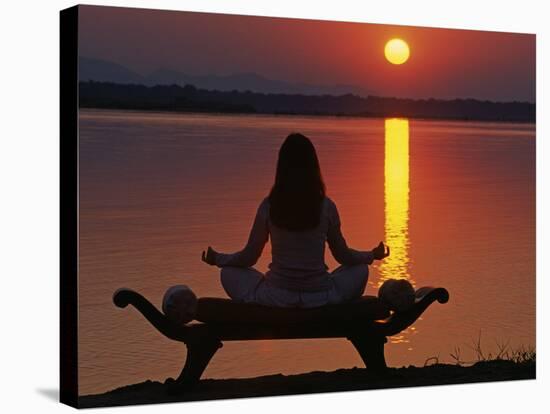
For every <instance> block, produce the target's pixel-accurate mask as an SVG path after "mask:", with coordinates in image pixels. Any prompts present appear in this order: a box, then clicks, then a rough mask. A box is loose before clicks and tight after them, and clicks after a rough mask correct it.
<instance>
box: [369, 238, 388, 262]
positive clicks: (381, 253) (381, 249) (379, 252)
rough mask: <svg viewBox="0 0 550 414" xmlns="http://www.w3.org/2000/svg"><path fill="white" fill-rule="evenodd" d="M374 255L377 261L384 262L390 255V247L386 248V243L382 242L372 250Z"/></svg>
mask: <svg viewBox="0 0 550 414" xmlns="http://www.w3.org/2000/svg"><path fill="white" fill-rule="evenodd" d="M386 249H387V250H386ZM372 254H373V255H374V258H375V259H377V260H382V259H384V258H386V257H388V256H389V255H390V246H384V242H380V243H379V244H378V246H376V247H375V248H374V249H372Z"/></svg>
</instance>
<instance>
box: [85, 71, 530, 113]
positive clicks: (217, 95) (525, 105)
mask: <svg viewBox="0 0 550 414" xmlns="http://www.w3.org/2000/svg"><path fill="white" fill-rule="evenodd" d="M79 86H80V87H79V105H80V107H81V108H109V109H136V110H157V111H159V110H160V111H178V112H221V113H257V114H295V115H336V116H358V117H406V118H431V119H457V120H484V121H510V122H535V119H536V118H535V112H536V107H535V104H533V103H529V102H492V101H481V100H477V99H453V100H441V99H404V98H390V97H379V96H367V97H361V96H357V95H353V94H346V95H340V96H333V95H301V94H283V93H257V92H251V91H237V90H234V91H217V90H206V89H198V88H196V87H195V86H193V85H185V86H179V85H157V86H151V87H148V86H144V85H135V84H116V83H110V82H95V81H87V82H80V84H79Z"/></svg>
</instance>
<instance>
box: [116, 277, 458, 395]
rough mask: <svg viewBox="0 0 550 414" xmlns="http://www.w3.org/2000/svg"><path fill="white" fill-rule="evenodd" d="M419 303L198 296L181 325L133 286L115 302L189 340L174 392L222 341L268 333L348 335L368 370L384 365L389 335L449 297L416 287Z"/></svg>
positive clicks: (171, 383)
mask: <svg viewBox="0 0 550 414" xmlns="http://www.w3.org/2000/svg"><path fill="white" fill-rule="evenodd" d="M415 296H416V299H415V304H414V305H413V306H412V307H411V308H410V309H409V310H407V311H406V312H393V313H392V312H390V310H389V309H388V308H387V307H386V306H385V305H384V304H383V303H382V302H381V301H379V300H378V298H376V297H374V296H363V297H362V298H360V299H359V300H357V301H354V302H351V303H345V304H339V305H327V306H322V307H318V308H311V309H299V308H274V307H269V306H263V305H257V304H245V303H237V302H234V301H232V300H230V299H222V298H200V299H199V300H198V308H197V315H196V319H197V321H196V322H192V323H189V324H186V325H177V324H175V323H174V322H172V321H170V320H169V319H168V318H167V317H166V316H165V315H164V314H163V313H162V312H160V311H159V310H158V309H157V308H156V307H155V306H154V305H153V304H152V303H151V302H149V301H148V300H147V299H146V298H145V297H143V296H142V295H141V294H139V293H137V292H135V291H133V290H131V289H124V288H123V289H118V290H117V291H116V292H115V294H114V295H113V301H114V303H115V305H116V306H118V307H120V308H124V307H126V306H128V305H133V306H134V307H135V308H136V309H137V310H138V311H139V312H140V313H141V314H142V315H143V316H144V317H145V318H146V319H147V320H148V321H149V322H150V323H151V324H152V325H153V326H154V327H155V328H156V329H157V330H158V331H159V332H161V333H162V334H163V335H164V336H166V337H168V338H170V339H173V340H175V341H180V342H183V343H185V345H186V346H187V357H186V362H185V366H184V368H183V370H182V372H181V374H180V376H179V377H178V378H177V379H175V380H174V379H171V378H169V379H167V381H166V384H167V385H168V389H169V390H170V391H172V392H174V391H175V392H182V391H184V390H186V389H189V388H190V387H192V386H194V385H196V384H197V382H198V381H199V379H200V377H201V375H202V373H203V372H204V370H205V368H206V366H207V365H208V363H209V362H210V360H211V358H212V357H213V356H214V354H215V353H216V351H217V350H218V349H219V348H220V347H221V346H222V343H223V341H245V340H265V339H314V338H346V339H348V340H350V341H351V342H352V344H353V345H354V346H355V348H356V349H357V351H358V352H359V354H360V356H361V358H362V359H363V362H364V363H365V365H366V366H367V368H368V369H369V370H373V371H378V372H381V371H384V370H385V369H386V362H385V358H384V344H385V343H386V341H387V339H386V337H388V336H392V335H396V334H398V333H399V332H401V331H403V330H404V329H406V328H408V327H409V326H410V325H412V324H413V323H414V322H415V321H416V320H417V319H418V318H419V317H420V315H421V314H422V313H423V312H424V311H425V310H426V309H427V308H428V307H429V306H430V305H431V304H432V303H434V302H435V301H437V302H439V303H446V302H447V301H448V300H449V293H448V292H447V290H446V289H444V288H432V287H423V288H420V289H418V290H416V294H415Z"/></svg>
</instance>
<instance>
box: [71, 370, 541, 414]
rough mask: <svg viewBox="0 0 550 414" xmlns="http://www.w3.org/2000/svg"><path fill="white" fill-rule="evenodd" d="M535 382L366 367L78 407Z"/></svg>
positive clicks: (82, 401)
mask: <svg viewBox="0 0 550 414" xmlns="http://www.w3.org/2000/svg"><path fill="white" fill-rule="evenodd" d="M535 378H536V362H535V361H527V362H513V361H509V360H492V361H480V362H477V363H475V364H473V365H471V366H461V365H449V364H433V365H429V366H425V367H415V366H409V367H403V368H389V369H388V372H387V374H385V375H383V376H380V375H376V374H373V373H369V372H368V370H367V369H366V368H350V369H339V370H336V371H332V372H327V371H312V372H308V373H304V374H296V375H282V374H276V375H267V376H260V377H254V378H239V379H203V380H201V382H200V383H199V384H198V385H197V386H196V388H194V389H193V390H191V391H188V392H186V393H184V394H180V395H169V394H167V393H166V389H165V387H164V385H163V384H162V383H161V382H158V381H151V380H147V381H145V382H142V383H138V384H131V385H126V386H123V387H120V388H117V389H114V390H111V391H107V392H105V393H102V394H92V395H84V396H80V397H79V399H78V405H79V408H91V407H108V406H119V405H136V404H154V403H167V402H181V401H202V400H218V399H230V398H251V397H266V396H280V395H296V394H315V393H322V392H341V391H359V390H371V389H386V388H404V387H414V386H432V385H452V384H465V383H482V382H493V381H515V380H528V379H535Z"/></svg>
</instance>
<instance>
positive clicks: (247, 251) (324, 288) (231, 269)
mask: <svg viewBox="0 0 550 414" xmlns="http://www.w3.org/2000/svg"><path fill="white" fill-rule="evenodd" d="M269 237H271V247H272V252H271V254H272V262H271V264H270V265H269V271H268V272H267V273H266V274H265V275H264V274H262V273H261V272H259V271H258V270H256V269H254V268H252V266H254V264H255V263H256V261H257V260H258V258H259V257H260V255H261V254H262V250H263V248H264V246H265V244H266V243H267V240H268V238H269ZM325 241H326V242H327V243H328V246H329V248H330V251H331V252H332V255H333V256H334V258H335V259H336V260H337V261H338V262H339V263H340V264H341V265H342V266H340V267H339V268H337V269H336V270H335V271H333V272H332V273H329V272H328V267H327V266H326V264H325V262H324V253H325ZM389 253H390V250H389V248H387V250H386V246H384V244H383V243H382V242H380V244H379V245H378V246H377V247H376V248H374V249H373V250H372V251H358V250H354V249H351V248H349V247H348V246H347V244H346V241H345V239H344V237H343V236H342V233H341V231H340V218H339V216H338V210H337V209H336V205H335V204H334V202H333V201H332V200H331V199H330V198H328V197H326V195H325V185H324V183H323V179H322V176H321V169H320V167H319V160H318V158H317V154H316V152H315V148H314V147H313V144H312V143H311V141H310V140H309V139H308V138H307V137H305V136H304V135H301V134H291V135H289V136H288V137H287V138H286V140H285V142H284V143H283V145H282V146H281V149H280V151H279V160H278V162H277V173H276V177H275V184H274V185H273V188H272V189H271V192H270V194H269V196H268V197H267V198H265V199H264V200H263V201H262V202H261V204H260V206H259V208H258V210H257V213H256V218H255V220H254V224H253V226H252V230H251V232H250V236H249V239H248V242H247V244H246V246H245V247H244V249H243V250H241V251H239V252H236V253H232V254H224V253H218V252H216V251H215V250H214V249H212V248H211V247H208V249H207V251H206V252H204V251H203V252H202V260H203V261H204V262H206V263H208V264H210V265H215V266H218V267H220V268H221V269H222V270H221V282H222V285H223V287H224V289H225V291H226V293H227V294H228V295H229V297H230V298H232V299H234V300H236V301H239V302H254V303H260V304H264V305H269V306H281V307H304V308H308V307H316V306H322V305H326V304H335V303H341V302H347V301H351V300H354V299H357V298H359V297H361V295H362V294H363V291H364V290H365V286H366V284H367V279H368V275H369V268H368V265H369V264H371V263H372V262H373V260H375V259H377V260H381V259H383V258H384V257H387V256H388V255H389Z"/></svg>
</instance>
